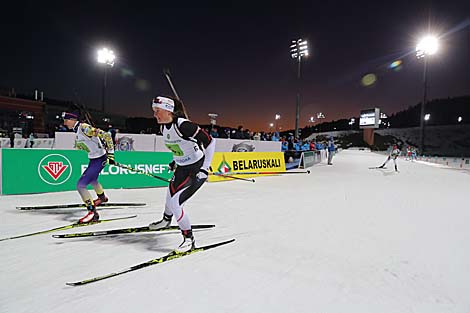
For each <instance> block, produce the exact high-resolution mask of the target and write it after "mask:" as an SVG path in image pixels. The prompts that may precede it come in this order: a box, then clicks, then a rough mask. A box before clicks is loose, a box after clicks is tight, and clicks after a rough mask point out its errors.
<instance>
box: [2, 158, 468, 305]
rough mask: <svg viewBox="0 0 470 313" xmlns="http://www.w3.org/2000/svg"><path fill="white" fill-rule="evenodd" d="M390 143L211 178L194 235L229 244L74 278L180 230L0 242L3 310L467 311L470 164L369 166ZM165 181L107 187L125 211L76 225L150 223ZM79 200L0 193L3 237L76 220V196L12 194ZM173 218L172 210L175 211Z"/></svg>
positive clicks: (195, 206) (138, 257)
mask: <svg viewBox="0 0 470 313" xmlns="http://www.w3.org/2000/svg"><path fill="white" fill-rule="evenodd" d="M385 158H386V156H384V155H381V154H375V153H371V152H367V151H357V150H351V151H348V150H345V151H342V152H340V153H338V154H337V155H336V156H335V157H334V159H333V166H327V165H326V164H318V165H315V166H314V167H312V168H310V170H311V174H310V175H306V174H299V175H285V176H267V177H256V183H255V184H253V183H248V182H243V181H230V182H221V183H208V184H206V185H205V186H204V187H203V188H202V189H201V190H200V191H198V193H197V194H196V195H195V196H194V197H193V198H192V199H190V200H189V201H188V203H187V204H186V206H185V212H186V214H189V215H190V218H191V221H192V222H193V223H194V224H211V223H214V224H216V227H215V228H213V229H210V230H201V231H196V232H195V236H196V242H197V243H198V244H199V245H205V244H210V243H213V242H217V241H222V240H226V239H230V238H236V241H235V242H234V243H231V244H228V245H225V246H222V247H218V248H215V249H211V250H209V251H207V252H202V253H197V254H194V255H190V256H187V257H184V258H181V259H177V260H172V261H169V262H166V263H164V264H159V265H154V266H150V267H147V268H144V269H141V270H138V271H135V272H131V273H127V274H123V275H121V276H118V277H114V278H110V279H107V280H104V281H100V282H96V283H92V284H90V285H85V286H80V287H69V286H66V285H65V282H73V281H78V280H82V279H87V278H91V277H94V276H100V275H104V274H108V273H111V272H114V271H118V270H121V269H124V268H127V267H129V266H132V265H135V264H138V263H141V262H145V261H148V260H150V259H153V258H157V257H160V256H162V255H164V254H166V253H168V252H169V251H171V249H172V248H174V247H176V246H177V245H178V244H179V243H180V241H181V236H180V235H179V233H178V232H171V233H160V234H157V233H141V234H127V235H116V236H106V237H93V238H76V239H54V238H52V237H51V234H44V235H37V236H32V237H26V238H20V239H15V240H8V241H4V242H0V246H1V249H0V259H1V260H2V266H1V267H0V277H1V278H2V284H1V287H0V312H2V313H3V312H5V313H7V312H15V313H22V312H47V313H59V312H60V313H63V312H67V313H81V312H103V313H108V312H109V313H111V312H112V313H116V312H165V313H170V312H178V313H181V312H201V313H202V312H224V313H238V312H275V313H277V312H279V313H281V312H282V313H284V312H296V313H299V312H306V313H307V312H309V313H310V312H328V313H330V312H338V313H339V312H381V313H404V312H424V313H432V312H436V313H446V312H459V313H460V312H461V313H468V312H469V311H470V297H468V290H470V267H469V265H468V264H470V249H468V248H467V244H468V240H469V239H470V227H468V224H469V222H470V210H469V209H468V190H470V188H469V187H470V180H469V179H468V173H466V172H463V171H449V170H447V169H446V168H441V167H435V166H429V165H427V164H423V163H418V162H415V163H411V162H407V161H404V160H403V159H399V161H398V168H399V170H400V172H399V173H395V171H394V170H393V164H391V163H389V164H388V169H384V170H377V169H372V170H371V169H369V167H372V166H377V165H380V164H382V163H383V161H384V160H385ZM165 193H166V190H165V189H164V188H145V189H124V190H107V194H108V196H109V197H110V199H111V201H113V202H146V203H147V204H148V205H147V206H146V207H140V208H138V207H134V208H120V209H103V210H101V213H100V214H101V217H102V218H113V217H119V216H127V215H132V214H137V215H138V217H137V218H134V219H129V220H123V221H114V222H110V223H103V224H97V225H93V226H88V227H80V228H75V229H71V230H67V231H61V232H56V233H73V232H84V231H96V230H104V229H115V228H121V227H134V226H145V225H147V224H148V223H150V222H152V221H154V220H156V219H159V218H160V217H161V214H162V210H163V206H164V200H165ZM77 201H79V196H78V193H77V192H74V191H71V192H60V193H50V194H36V195H20V196H1V197H0V207H1V210H0V218H1V220H2V227H1V229H0V238H4V237H10V236H15V235H21V234H24V233H30V232H34V231H40V230H45V229H48V228H53V227H57V226H61V225H66V224H69V223H72V222H75V221H76V220H77V219H78V218H80V217H81V216H82V215H84V213H85V210H84V209H83V208H82V209H76V208H75V209H60V210H48V211H44V212H21V211H19V210H16V209H15V207H16V206H20V205H47V204H61V203H74V202H77ZM173 223H174V222H173Z"/></svg>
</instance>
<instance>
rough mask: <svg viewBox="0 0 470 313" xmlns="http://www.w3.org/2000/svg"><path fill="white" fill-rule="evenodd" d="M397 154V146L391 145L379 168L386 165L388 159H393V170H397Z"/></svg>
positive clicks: (398, 153)
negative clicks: (390, 149) (385, 158)
mask: <svg viewBox="0 0 470 313" xmlns="http://www.w3.org/2000/svg"><path fill="white" fill-rule="evenodd" d="M399 155H400V150H399V149H398V146H397V145H393V148H392V151H390V154H389V155H388V158H387V160H386V161H385V162H384V164H382V165H381V166H379V168H385V165H387V163H388V162H389V161H390V160H393V164H395V172H398V167H397V158H398V156H399Z"/></svg>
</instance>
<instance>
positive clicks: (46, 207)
mask: <svg viewBox="0 0 470 313" xmlns="http://www.w3.org/2000/svg"><path fill="white" fill-rule="evenodd" d="M145 205H146V204H145V203H103V204H102V205H100V206H99V207H100V208H101V207H121V206H127V207H129V206H145ZM84 206H85V204H82V203H81V204H59V205H39V206H17V207H16V208H17V209H18V210H26V211H33V210H49V209H63V208H75V207H84ZM134 217H137V215H131V216H125V217H118V218H111V219H105V220H99V221H98V222H90V223H73V224H68V225H64V226H59V227H54V228H51V229H46V230H41V231H37V232H34V233H28V234H24V235H18V236H12V237H7V238H1V239H0V241H5V240H11V239H18V238H24V237H30V236H35V235H42V234H47V233H52V232H55V231H60V230H67V229H71V228H76V227H83V226H90V225H95V224H99V223H106V222H112V221H118V220H125V219H129V218H134Z"/></svg>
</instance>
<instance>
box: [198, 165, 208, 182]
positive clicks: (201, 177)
mask: <svg viewBox="0 0 470 313" xmlns="http://www.w3.org/2000/svg"><path fill="white" fill-rule="evenodd" d="M208 175H209V173H208V172H207V170H206V169H204V168H200V169H199V172H198V173H197V174H196V179H197V180H198V181H206V180H207V176H208Z"/></svg>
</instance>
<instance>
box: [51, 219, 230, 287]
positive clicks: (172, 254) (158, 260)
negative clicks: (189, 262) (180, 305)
mask: <svg viewBox="0 0 470 313" xmlns="http://www.w3.org/2000/svg"><path fill="white" fill-rule="evenodd" d="M213 227H215V225H204V224H200V225H192V229H209V228H213ZM172 230H179V227H178V226H176V225H173V226H168V227H165V228H160V229H157V230H151V229H149V227H148V226H143V227H130V228H120V229H112V230H104V231H96V232H84V233H76V234H60V235H53V236H52V237H54V238H80V237H96V236H106V235H117V234H132V233H141V232H151V231H156V232H165V231H172ZM234 241H235V239H230V240H226V241H221V242H217V243H214V244H210V245H206V246H201V247H195V248H194V249H192V250H189V251H186V252H178V251H176V250H173V251H171V252H170V253H168V254H166V255H164V256H162V257H159V258H156V259H152V260H149V261H146V262H143V263H139V264H136V265H133V266H130V267H128V268H125V269H122V270H120V271H117V272H113V273H110V274H106V275H102V276H97V277H93V278H89V279H85V280H81V281H77V282H72V283H66V285H68V286H82V285H86V284H89V283H94V282H97V281H100V280H104V279H108V278H111V277H115V276H118V275H122V274H125V273H129V272H132V271H136V270H139V269H141V268H144V267H148V266H151V265H156V264H161V263H164V262H167V261H171V260H174V259H178V258H182V257H184V256H187V255H191V254H194V253H197V252H201V251H206V250H209V249H212V248H216V247H219V246H222V245H226V244H228V243H231V242H234Z"/></svg>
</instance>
